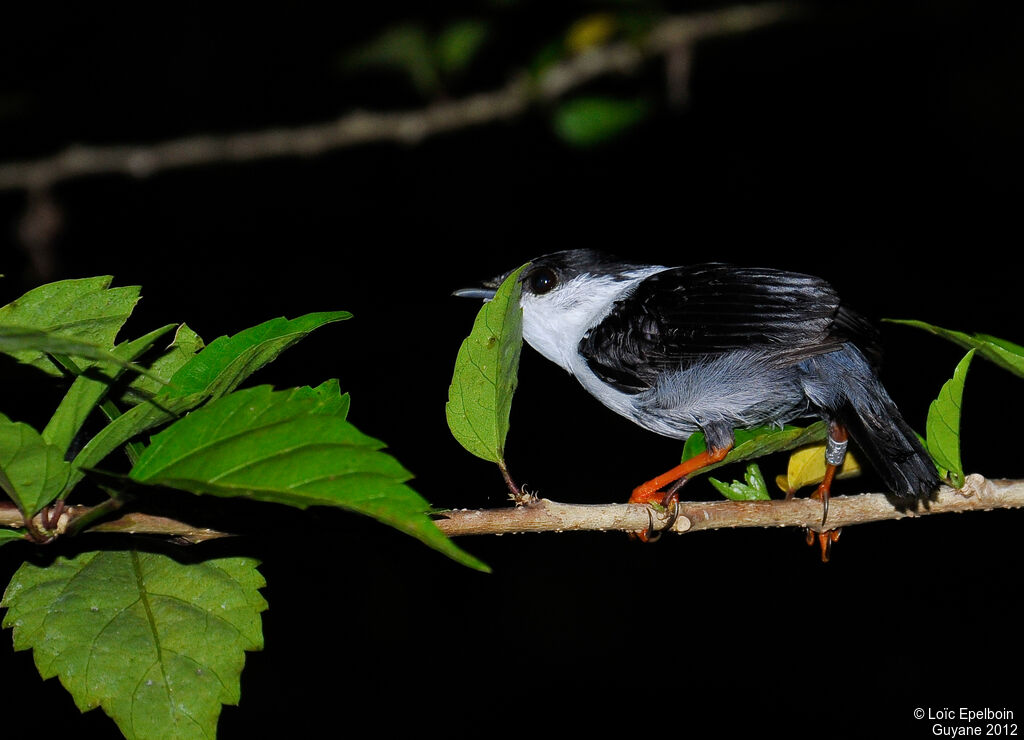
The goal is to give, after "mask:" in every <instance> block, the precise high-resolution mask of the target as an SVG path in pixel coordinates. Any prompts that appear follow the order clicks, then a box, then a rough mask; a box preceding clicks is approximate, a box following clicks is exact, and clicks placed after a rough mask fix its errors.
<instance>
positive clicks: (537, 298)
mask: <svg viewBox="0 0 1024 740" xmlns="http://www.w3.org/2000/svg"><path fill="white" fill-rule="evenodd" d="M666 269H668V268H666V267H663V266H660V265H651V266H647V267H643V268H641V269H638V270H635V271H633V272H630V273H627V274H626V276H625V279H622V277H621V276H620V277H619V278H618V279H616V278H612V277H605V276H600V275H580V276H578V277H576V278H574V279H572V280H570V281H568V282H566V283H564V284H562V285H560V286H558V287H557V288H556V289H555V290H553V291H551V292H550V293H546V294H544V295H534V294H532V293H523V296H522V299H521V301H520V305H521V306H522V307H523V339H525V340H526V341H527V343H529V345H530V346H531V347H533V348H534V349H535V350H537V351H538V352H540V353H541V354H542V355H544V357H546V358H548V359H549V360H551V361H552V362H554V363H555V364H556V365H558V366H560V367H562V368H563V369H565V370H567V371H568V372H570V373H572V374H573V375H576V374H577V371H578V368H579V357H580V356H579V352H578V351H577V347H578V346H579V343H580V340H581V339H583V335H584V334H586V332H587V330H588V329H590V328H591V327H593V326H595V325H596V324H598V323H600V322H601V321H602V320H603V319H604V317H605V316H607V315H608V313H609V311H611V309H612V305H613V304H614V303H615V301H617V300H619V299H621V298H624V297H626V296H628V295H629V294H630V293H632V292H633V290H634V289H635V287H636V285H637V283H639V282H640V281H641V280H644V279H645V278H648V277H650V276H651V275H653V274H655V273H658V272H662V271H663V270H666Z"/></svg>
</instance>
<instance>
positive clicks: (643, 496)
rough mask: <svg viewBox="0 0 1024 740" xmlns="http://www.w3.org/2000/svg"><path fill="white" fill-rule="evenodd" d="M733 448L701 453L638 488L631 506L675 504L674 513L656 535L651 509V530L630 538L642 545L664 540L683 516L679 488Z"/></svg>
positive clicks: (631, 499) (634, 490) (648, 529)
mask: <svg viewBox="0 0 1024 740" xmlns="http://www.w3.org/2000/svg"><path fill="white" fill-rule="evenodd" d="M731 448H732V445H730V446H729V447H723V448H721V449H718V450H708V451H706V452H702V453H700V454H699V455H694V456H693V457H691V458H690V459H689V460H687V461H686V462H684V463H683V464H682V465H677V466H676V467H674V468H672V469H671V470H670V471H668V472H667V473H664V474H662V475H659V476H658V477H657V478H652V479H651V480H649V481H647V482H646V483H643V484H641V485H639V486H637V487H636V488H634V489H633V494H632V495H631V496H630V497H629V503H631V504H652V503H655V502H660V504H661V505H662V506H664V507H665V508H666V509H667V508H668V507H669V505H671V506H672V514H671V515H670V517H669V521H668V524H666V525H665V526H664V527H662V528H661V529H660V530H658V532H657V533H656V532H655V530H654V515H653V514H651V513H650V511H649V510H648V512H647V515H648V516H649V517H650V525H648V527H647V529H646V530H644V531H643V532H631V533H630V537H632V538H634V539H638V540H640V541H641V542H657V541H658V539H659V538H660V537H661V532H664V531H666V530H668V529H670V528H671V527H672V525H673V524H675V522H676V519H677V518H678V517H679V494H678V492H679V489H680V488H682V487H683V484H685V483H686V481H687V476H689V475H690V474H691V473H693V472H694V471H695V470H700V469H701V468H703V467H706V466H708V465H711V464H712V463H716V462H719V461H720V460H722V458H724V457H725V456H726V455H727V454H728V453H729V450H730V449H731ZM666 486H668V488H665V487H666ZM662 489H665V490H662Z"/></svg>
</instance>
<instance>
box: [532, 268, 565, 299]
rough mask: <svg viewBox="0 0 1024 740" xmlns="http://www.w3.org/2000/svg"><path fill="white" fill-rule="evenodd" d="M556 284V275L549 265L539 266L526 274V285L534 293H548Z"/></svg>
mask: <svg viewBox="0 0 1024 740" xmlns="http://www.w3.org/2000/svg"><path fill="white" fill-rule="evenodd" d="M556 285H558V275H556V274H555V271H554V270H552V269H551V268H550V267H539V268H537V269H536V270H533V271H532V272H531V273H530V274H529V275H527V276H526V287H527V289H528V290H529V291H530V292H531V293H533V294H535V295H544V294H545V293H550V292H551V291H552V290H553V289H554V288H555V286H556Z"/></svg>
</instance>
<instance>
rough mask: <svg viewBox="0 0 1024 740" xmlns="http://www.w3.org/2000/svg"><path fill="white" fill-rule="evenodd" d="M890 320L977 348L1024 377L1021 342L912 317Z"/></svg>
mask: <svg viewBox="0 0 1024 740" xmlns="http://www.w3.org/2000/svg"><path fill="white" fill-rule="evenodd" d="M888 321H889V322H890V323H893V324H903V325H905V326H914V327H917V328H918V329H924V330H925V331H928V332H931V333H932V334H935V335H936V336H939V337H942V338H943V339H948V340H949V341H951V342H954V343H956V344H959V345H960V346H961V347H963V348H964V349H974V350H977V351H978V354H980V355H981V356H982V357H984V358H985V359H986V360H989V361H991V362H994V363H995V364H996V365H998V366H999V367H1001V368H1003V369H1004V370H1008V371H1010V372H1011V373H1013V374H1014V375H1018V376H1020V377H1022V378H1024V347H1022V346H1021V345H1019V344H1015V343H1014V342H1011V341H1008V340H1006V339H1000V338H999V337H993V336H992V335H990V334H965V333H964V332H962V331H953V330H951V329H943V328H942V327H939V326H933V325H932V324H927V323H925V322H924V321H914V320H910V319H888Z"/></svg>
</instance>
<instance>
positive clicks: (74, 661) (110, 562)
mask: <svg viewBox="0 0 1024 740" xmlns="http://www.w3.org/2000/svg"><path fill="white" fill-rule="evenodd" d="M257 565H258V563H257V562H256V561H255V560H252V559H249V558H223V559H218V560H208V561H205V562H201V563H193V564H188V565H186V564H181V563H178V562H177V561H175V560H173V559H171V558H169V557H167V556H165V555H159V554H155V553H146V552H135V551H99V552H89V553H85V554H83V555H79V556H78V557H76V558H73V559H70V560H69V559H66V558H63V557H58V558H57V559H56V560H55V561H54V562H53V563H51V564H50V565H47V566H43V567H40V566H37V565H32V564H29V563H25V564H24V565H22V566H21V567H20V568H19V569H18V571H17V572H16V573H15V574H14V577H13V578H12V579H11V582H10V585H8V587H7V590H6V591H5V593H4V596H3V600H2V601H0V606H5V607H7V610H8V611H7V614H6V616H5V617H4V622H3V624H4V626H5V627H11V628H13V630H14V649H15V650H27V649H31V650H32V651H33V658H34V659H35V663H36V667H37V668H38V669H39V673H40V675H41V676H42V677H43V678H44V679H46V678H51V677H53V676H58V677H59V678H60V682H61V683H62V684H63V685H64V687H65V688H66V689H67V690H68V691H69V692H70V693H71V696H72V697H73V698H74V700H75V704H76V705H77V706H78V708H79V709H80V710H81V711H83V712H85V711H88V710H90V709H93V708H95V707H97V706H101V707H102V708H103V711H104V712H106V713H107V714H108V715H110V717H111V718H112V719H113V720H114V721H115V722H116V723H117V725H118V727H119V728H120V730H121V732H122V733H123V734H124V735H125V737H127V738H155V737H160V738H210V737H213V736H214V735H215V734H216V727H217V719H218V716H219V715H220V710H221V706H222V705H223V704H237V703H238V700H239V696H240V688H239V676H240V675H241V671H242V667H243V665H244V663H245V652H246V651H247V650H261V649H262V648H263V633H262V626H261V621H260V612H262V611H263V610H264V609H266V606H267V604H266V601H264V599H263V597H262V596H261V595H260V593H259V589H260V588H262V587H263V586H264V585H265V582H264V580H263V577H262V576H261V575H260V573H259V571H258V570H257V569H256V566H257Z"/></svg>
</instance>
